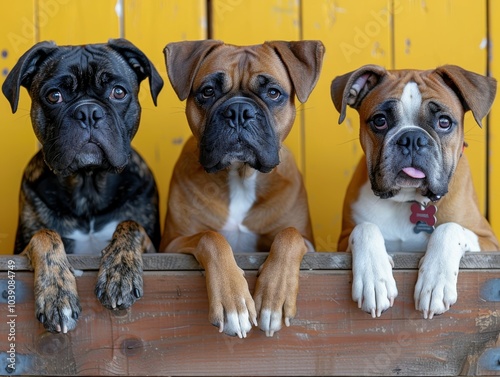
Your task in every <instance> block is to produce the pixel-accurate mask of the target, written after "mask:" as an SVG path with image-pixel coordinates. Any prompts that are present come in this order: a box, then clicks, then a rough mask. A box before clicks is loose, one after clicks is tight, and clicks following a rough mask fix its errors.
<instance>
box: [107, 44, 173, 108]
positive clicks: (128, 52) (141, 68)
mask: <svg viewBox="0 0 500 377" xmlns="http://www.w3.org/2000/svg"><path fill="white" fill-rule="evenodd" d="M108 46H109V47H111V48H112V49H113V50H115V51H116V52H118V53H119V54H120V55H121V56H123V58H124V59H125V60H126V61H127V63H128V64H129V65H130V66H131V67H132V69H133V70H134V72H135V73H136V74H137V77H138V79H139V82H141V81H142V80H144V79H145V78H146V77H147V78H149V88H150V91H151V97H152V98H153V102H154V104H155V106H156V99H157V98H158V94H159V93H160V91H161V89H162V88H163V79H162V78H161V76H160V74H159V73H158V71H157V70H156V68H155V66H154V65H153V63H151V61H150V60H149V59H148V57H147V56H146V55H145V54H144V53H143V52H142V51H141V50H139V49H138V48H137V47H136V46H135V45H133V44H132V43H131V42H129V41H128V40H126V39H124V38H117V39H110V40H109V41H108Z"/></svg>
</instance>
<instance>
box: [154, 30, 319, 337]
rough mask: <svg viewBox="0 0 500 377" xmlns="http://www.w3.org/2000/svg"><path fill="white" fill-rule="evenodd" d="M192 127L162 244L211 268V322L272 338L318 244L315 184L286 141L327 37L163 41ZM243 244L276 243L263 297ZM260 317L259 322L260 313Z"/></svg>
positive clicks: (251, 247)
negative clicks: (248, 270)
mask: <svg viewBox="0 0 500 377" xmlns="http://www.w3.org/2000/svg"><path fill="white" fill-rule="evenodd" d="M164 52H165V59H166V66H167V72H168V77H169V79H170V82H171V84H172V86H173V88H174V90H175V92H176V93H177V95H178V97H179V99H180V100H185V99H187V103H186V116H187V120H188V123H189V127H190V128H191V131H192V133H193V137H192V138H191V139H190V140H188V141H187V143H186V145H185V147H184V149H183V151H182V153H181V155H180V157H179V159H178V161H177V164H176V166H175V169H174V172H173V176H172V181H171V186H170V192H169V198H168V210H167V216H166V222H165V229H164V234H163V237H162V242H161V246H160V249H161V250H162V251H167V252H181V253H189V254H192V255H194V256H195V258H196V259H197V260H198V262H199V263H200V264H201V266H202V267H203V268H204V269H205V272H206V283H207V290H208V298H209V320H210V322H211V323H212V324H214V325H215V326H217V327H218V328H219V331H220V332H224V333H226V334H228V335H238V336H239V337H240V338H241V337H246V334H247V332H248V331H249V330H250V329H251V327H252V324H255V325H257V324H258V325H259V326H260V328H261V329H262V330H263V331H265V332H266V335H267V336H272V335H273V334H274V332H276V331H278V330H280V329H281V324H282V320H284V322H285V324H286V325H287V326H288V325H289V324H290V319H291V318H293V317H294V315H295V314H296V296H297V292H298V285H299V268H300V262H301V260H302V257H303V255H304V254H305V253H306V252H307V251H308V250H314V248H313V235H312V230H311V224H310V218H309V210H308V204H307V197H306V192H305V189H304V185H303V182H302V177H301V174H300V172H299V170H298V169H297V166H296V165H295V162H294V158H293V156H292V155H291V154H290V152H289V151H288V150H287V149H286V148H284V147H282V142H283V140H284V139H285V137H286V136H287V135H288V133H289V132H290V129H291V127H292V124H293V122H294V119H295V105H294V97H295V96H297V98H298V99H299V101H300V102H305V101H306V100H307V98H308V97H309V95H310V93H311V91H312V90H313V88H314V86H315V85H316V82H317V80H318V77H319V74H320V70H321V65H322V60H323V54H324V47H323V45H322V43H321V42H318V41H300V42H284V41H274V42H266V43H264V44H261V45H255V46H244V47H241V46H234V45H228V44H224V43H223V42H221V41H216V40H206V41H186V42H178V43H171V44H168V45H167V46H166V48H165V50H164ZM233 251H235V252H253V251H269V256H268V258H267V259H266V261H265V263H264V264H263V265H262V266H261V268H260V274H259V277H258V280H257V283H256V288H255V292H254V299H255V301H254V299H252V296H251V295H250V292H249V289H248V285H247V282H246V280H245V278H244V276H243V272H242V270H241V269H240V268H239V267H238V266H237V264H236V262H235V259H234V256H233ZM257 316H258V322H257Z"/></svg>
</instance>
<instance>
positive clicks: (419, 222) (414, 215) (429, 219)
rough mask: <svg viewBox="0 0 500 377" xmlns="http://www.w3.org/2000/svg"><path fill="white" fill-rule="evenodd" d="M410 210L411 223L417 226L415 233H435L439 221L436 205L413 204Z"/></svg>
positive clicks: (414, 229) (428, 203) (429, 203)
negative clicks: (435, 226)
mask: <svg viewBox="0 0 500 377" xmlns="http://www.w3.org/2000/svg"><path fill="white" fill-rule="evenodd" d="M410 209H411V215H410V222H411V223H412V224H415V227H414V228H413V231H414V232H415V233H417V234H418V233H420V232H426V233H429V234H430V233H432V232H433V231H434V225H435V224H436V221H437V219H436V212H437V207H436V206H435V205H434V204H431V202H427V203H424V204H422V203H419V202H412V205H411V206H410Z"/></svg>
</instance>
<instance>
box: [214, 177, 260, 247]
mask: <svg viewBox="0 0 500 377" xmlns="http://www.w3.org/2000/svg"><path fill="white" fill-rule="evenodd" d="M228 179H229V182H228V185H229V215H228V217H227V220H226V223H225V224H224V226H223V228H222V229H221V231H220V232H221V234H222V235H224V237H226V239H227V241H228V242H229V244H230V245H231V248H232V249H233V251H235V252H255V251H257V249H256V246H257V235H256V234H254V233H252V232H251V231H250V230H249V229H248V228H247V227H246V226H245V225H243V221H244V220H245V218H246V216H247V214H248V211H250V208H252V206H253V204H254V203H255V198H256V193H255V186H256V181H257V172H255V171H253V172H252V173H251V175H250V176H246V177H244V178H243V177H240V175H239V172H238V170H236V169H231V170H230V171H229V178H228Z"/></svg>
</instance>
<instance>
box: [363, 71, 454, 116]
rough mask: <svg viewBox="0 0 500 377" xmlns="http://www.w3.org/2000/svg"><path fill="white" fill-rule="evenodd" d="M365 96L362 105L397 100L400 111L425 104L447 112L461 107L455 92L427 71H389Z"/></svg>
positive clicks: (407, 110) (375, 104)
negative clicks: (438, 107)
mask: <svg viewBox="0 0 500 377" xmlns="http://www.w3.org/2000/svg"><path fill="white" fill-rule="evenodd" d="M367 97H369V98H367V101H366V102H367V103H366V104H367V105H368V106H369V107H371V108H374V107H379V106H380V99H381V98H385V102H388V103H399V104H400V106H402V110H403V111H405V112H409V113H417V112H418V111H419V109H420V108H421V107H422V106H423V105H428V104H429V103H434V104H436V105H439V106H440V107H443V108H446V109H447V110H449V111H455V110H457V111H459V110H460V109H462V105H461V102H460V99H459V98H458V96H457V95H456V93H455V92H454V91H453V90H452V89H451V88H450V87H449V86H448V85H446V84H445V82H444V81H443V79H442V78H441V77H440V76H439V75H437V74H436V73H433V71H430V70H429V71H417V70H411V71H409V70H400V71H389V72H388V74H387V75H386V76H385V77H384V78H383V81H382V82H381V83H380V84H379V85H377V86H376V87H375V89H374V90H373V91H372V92H371V93H370V94H369V96H367ZM377 100H378V102H377ZM462 110H463V109H462Z"/></svg>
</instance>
